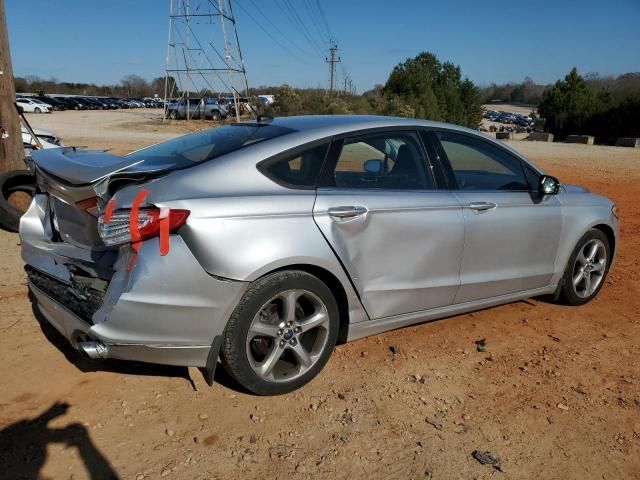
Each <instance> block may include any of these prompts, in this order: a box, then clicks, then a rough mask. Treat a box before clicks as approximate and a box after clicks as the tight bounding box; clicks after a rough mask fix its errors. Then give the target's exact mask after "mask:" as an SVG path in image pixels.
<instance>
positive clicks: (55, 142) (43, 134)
mask: <svg viewBox="0 0 640 480" xmlns="http://www.w3.org/2000/svg"><path fill="white" fill-rule="evenodd" d="M21 132H22V143H23V144H31V145H34V146H37V143H36V141H35V140H34V139H33V137H32V136H31V134H30V133H29V130H27V128H26V127H24V126H22V127H21ZM33 133H35V134H36V137H38V140H40V142H42V143H46V144H47V148H56V147H60V146H63V145H62V141H61V140H60V137H58V136H57V135H56V134H55V133H53V132H52V131H50V130H45V129H43V128H34V129H33Z"/></svg>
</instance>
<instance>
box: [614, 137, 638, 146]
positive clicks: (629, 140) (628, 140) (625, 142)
mask: <svg viewBox="0 0 640 480" xmlns="http://www.w3.org/2000/svg"><path fill="white" fill-rule="evenodd" d="M616 147H631V148H640V138H633V137H624V138H619V139H618V141H617V142H616Z"/></svg>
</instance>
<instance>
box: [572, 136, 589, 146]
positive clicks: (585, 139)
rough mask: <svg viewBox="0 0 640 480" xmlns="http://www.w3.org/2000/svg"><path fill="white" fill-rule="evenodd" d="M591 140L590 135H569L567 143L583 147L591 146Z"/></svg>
mask: <svg viewBox="0 0 640 480" xmlns="http://www.w3.org/2000/svg"><path fill="white" fill-rule="evenodd" d="M593 139H594V137H592V136H591V135H569V136H568V137H567V143H582V144H584V145H593Z"/></svg>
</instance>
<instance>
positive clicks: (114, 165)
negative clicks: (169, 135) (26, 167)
mask: <svg viewBox="0 0 640 480" xmlns="http://www.w3.org/2000/svg"><path fill="white" fill-rule="evenodd" d="M32 158H33V162H34V164H35V166H36V168H37V169H38V170H41V171H43V172H44V173H46V174H47V175H49V176H51V177H53V178H55V179H56V180H58V181H61V182H63V183H66V184H67V185H69V186H73V187H79V186H82V185H91V184H93V183H96V182H99V181H100V180H103V179H104V178H106V177H109V176H111V175H113V174H115V173H124V172H126V171H127V170H128V169H130V168H132V167H135V166H139V165H140V164H142V163H143V162H144V159H143V160H126V159H125V158H123V157H120V156H117V155H113V154H111V153H107V152H105V151H97V150H79V149H77V148H76V147H62V148H52V149H46V150H38V151H35V152H33V154H32ZM137 172H138V173H142V172H144V169H139V170H138V169H137Z"/></svg>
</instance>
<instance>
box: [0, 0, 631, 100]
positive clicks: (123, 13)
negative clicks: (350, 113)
mask: <svg viewBox="0 0 640 480" xmlns="http://www.w3.org/2000/svg"><path fill="white" fill-rule="evenodd" d="M191 1H192V2H194V1H195V0H191ZM287 3H289V4H290V5H292V6H293V7H294V9H295V10H296V11H297V12H298V13H299V15H300V17H301V19H302V21H303V23H305V24H307V25H308V26H309V30H308V31H307V36H310V37H311V39H312V41H314V42H315V43H323V44H326V43H328V42H327V40H326V38H323V37H322V36H321V33H322V32H323V27H322V25H321V24H320V23H319V20H318V17H313V18H315V19H316V20H318V23H317V25H318V28H317V29H316V28H315V25H314V26H312V22H311V18H312V17H311V15H310V14H309V10H308V7H311V8H312V9H313V7H314V4H315V1H314V0H235V2H234V5H235V6H234V10H235V14H236V18H237V20H238V30H239V35H240V42H241V45H242V49H243V53H244V57H245V64H246V66H247V73H248V77H249V83H250V85H252V86H258V85H280V84H283V83H288V84H291V85H294V86H300V87H316V86H320V87H325V86H326V85H327V82H328V73H327V67H326V65H325V64H324V61H323V60H324V58H322V57H321V56H320V54H319V53H317V52H316V53H315V54H314V53H313V51H314V50H317V47H314V46H312V45H311V44H310V42H309V41H308V40H307V38H305V35H304V34H302V33H301V29H300V28H298V27H297V26H296V25H295V24H294V22H293V21H292V20H291V19H290V17H289V16H288V13H287V12H286V10H285V7H286V4H287ZM320 3H321V5H322V7H323V10H324V12H325V15H326V18H327V20H328V24H329V27H330V29H331V31H332V33H333V35H334V37H335V38H336V40H337V42H338V46H339V49H340V50H339V55H340V56H341V57H342V59H343V66H344V68H345V70H346V72H347V73H348V74H349V75H350V76H351V78H353V80H354V83H355V85H356V87H357V89H358V90H359V91H360V92H362V91H363V90H366V89H369V88H371V87H372V86H373V85H374V84H376V83H384V82H385V80H386V78H387V77H388V75H389V72H390V71H391V69H392V68H393V67H394V65H396V64H397V63H399V62H401V61H403V60H404V59H406V58H407V57H411V56H414V55H416V54H417V53H419V52H420V51H424V50H426V51H431V52H433V53H435V54H436V55H437V56H438V57H439V58H440V59H441V60H449V61H452V62H454V63H456V64H458V65H460V66H461V68H462V71H463V75H465V76H468V77H469V78H471V79H472V80H473V81H475V82H476V83H479V84H488V83H491V82H496V83H502V82H508V81H520V80H522V79H523V78H524V77H525V76H529V77H531V78H533V79H534V80H535V81H536V82H545V83H546V82H552V81H555V80H556V79H558V78H559V77H561V76H563V75H565V74H566V73H567V72H568V71H569V70H570V69H571V67H573V66H576V67H578V70H579V71H580V72H582V73H586V72H598V73H600V75H610V74H611V75H617V74H621V73H625V72H630V71H640V0H612V1H608V2H604V1H595V0H582V1H574V0H555V1H549V0H538V1H536V2H525V1H509V0H507V1H492V2H487V1H484V2H481V1H478V0H473V1H467V0H461V1H443V0H440V1H431V0H423V1H419V0H416V1H401V0H400V1H396V2H389V1H382V0H320ZM256 4H257V5H258V6H259V9H260V10H261V11H262V12H261V13H264V14H265V16H266V17H267V18H268V20H267V19H265V18H262V17H261V15H260V12H259V11H257V10H256V9H255V7H254V5H256ZM5 7H6V14H7V20H8V25H9V36H10V42H11V54H12V59H13V66H14V73H15V75H17V76H26V75H38V76H41V77H44V78H49V77H55V78H57V79H59V80H62V81H76V82H94V83H98V84H104V83H116V82H118V81H119V80H120V79H121V78H122V77H123V76H124V75H127V74H138V75H140V76H143V77H145V78H148V79H151V78H153V77H156V76H161V75H163V74H164V62H165V56H166V48H167V47H166V44H167V34H168V10H169V0H109V1H97V0H57V1H55V2H53V1H51V0H5ZM247 11H249V12H250V14H251V15H252V16H253V18H254V19H257V20H259V21H260V23H261V24H262V25H263V28H265V29H266V30H268V31H269V32H270V33H271V35H273V36H274V37H276V38H277V39H278V40H279V42H280V43H281V44H283V45H285V46H286V47H287V49H288V51H287V50H285V49H283V48H282V47H281V46H280V45H278V44H277V43H275V42H274V41H273V40H272V39H271V38H270V37H269V36H267V34H266V33H265V32H264V31H263V30H262V29H261V28H260V27H258V26H257V25H256V23H255V22H254V20H253V19H252V18H250V16H249V15H248V14H247ZM314 11H315V10H314ZM272 24H273V25H275V27H277V30H276V29H275V27H274V26H273V25H272ZM326 36H327V35H325V37H326ZM327 48H328V45H327ZM291 52H293V53H294V54H295V57H294V56H293V55H292V54H291ZM300 58H302V59H305V61H306V63H303V62H301V61H300V60H299V59H300ZM339 73H340V75H342V74H343V71H342V67H341V68H340V69H339Z"/></svg>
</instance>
